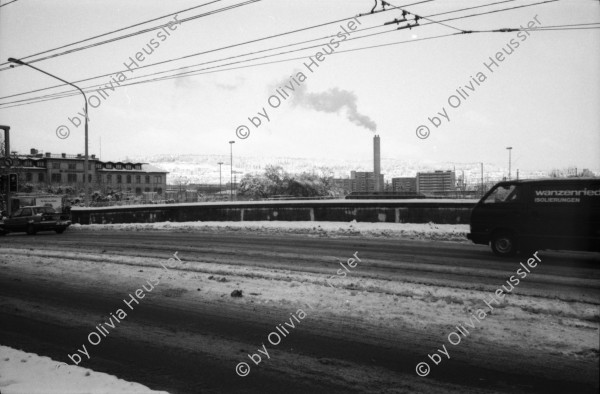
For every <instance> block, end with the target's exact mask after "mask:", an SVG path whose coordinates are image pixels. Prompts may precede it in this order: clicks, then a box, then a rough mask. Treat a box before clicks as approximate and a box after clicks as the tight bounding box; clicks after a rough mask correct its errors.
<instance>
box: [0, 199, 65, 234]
mask: <svg viewBox="0 0 600 394" xmlns="http://www.w3.org/2000/svg"><path fill="white" fill-rule="evenodd" d="M70 225H71V220H70V217H69V215H66V214H61V213H58V212H56V210H55V209H54V208H52V207H34V206H31V207H22V208H20V209H18V210H17V211H16V212H14V213H13V214H12V215H10V216H9V217H8V218H5V219H4V220H3V221H2V222H1V223H0V234H1V235H5V234H7V233H10V232H26V233H27V234H30V235H33V234H35V233H37V232H38V231H56V232H57V233H58V234H61V233H63V232H64V231H65V230H66V229H67V227H69V226H70Z"/></svg>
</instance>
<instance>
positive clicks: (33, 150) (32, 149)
mask: <svg viewBox="0 0 600 394" xmlns="http://www.w3.org/2000/svg"><path fill="white" fill-rule="evenodd" d="M30 154H31V155H37V154H38V151H37V149H34V148H31V151H30Z"/></svg>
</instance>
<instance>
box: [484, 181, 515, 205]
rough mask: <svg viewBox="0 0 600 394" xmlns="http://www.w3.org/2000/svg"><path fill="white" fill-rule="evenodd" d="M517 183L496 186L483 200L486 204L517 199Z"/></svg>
mask: <svg viewBox="0 0 600 394" xmlns="http://www.w3.org/2000/svg"><path fill="white" fill-rule="evenodd" d="M518 190H519V188H518V187H517V185H501V186H498V187H497V188H495V189H494V190H493V191H492V192H491V193H490V195H489V196H487V198H486V199H485V201H484V202H483V203H484V204H498V203H507V202H513V201H517V199H518Z"/></svg>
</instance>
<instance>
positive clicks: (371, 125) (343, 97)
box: [292, 85, 377, 131]
mask: <svg viewBox="0 0 600 394" xmlns="http://www.w3.org/2000/svg"><path fill="white" fill-rule="evenodd" d="M293 95H294V97H293V100H292V103H293V104H294V105H297V106H300V107H304V108H309V109H313V110H315V111H320V112H328V113H331V112H336V113H339V112H340V111H341V110H342V109H345V110H346V111H345V112H346V116H347V118H348V120H349V121H350V122H352V123H354V124H355V125H357V126H361V127H365V128H367V129H369V130H371V131H375V130H377V124H375V122H374V121H373V120H372V119H371V118H369V117H368V116H367V115H363V114H361V113H360V112H358V109H357V107H356V101H357V98H356V95H355V94H354V93H353V92H350V91H348V90H342V89H338V88H333V89H329V90H327V91H325V92H321V93H308V92H307V91H306V86H305V85H300V86H298V87H296V91H295V92H294V94H293Z"/></svg>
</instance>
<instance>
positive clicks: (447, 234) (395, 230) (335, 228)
mask: <svg viewBox="0 0 600 394" xmlns="http://www.w3.org/2000/svg"><path fill="white" fill-rule="evenodd" d="M69 231H174V232H186V233H187V232H205V231H210V232H219V231H223V232H231V231H236V232H244V231H246V232H249V233H253V234H254V233H257V232H258V233H269V234H274V233H290V234H308V235H314V236H321V237H336V236H360V237H370V238H378V237H383V238H408V239H428V240H443V241H455V242H469V241H468V240H467V237H466V234H467V233H468V232H469V226H468V225H466V224H435V223H366V222H356V221H352V222H286V221H255V222H254V221H253V222H161V223H125V224H90V225H80V224H74V225H72V226H71V227H70V229H69Z"/></svg>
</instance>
